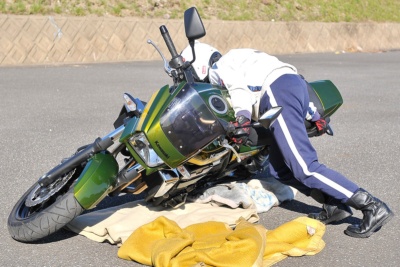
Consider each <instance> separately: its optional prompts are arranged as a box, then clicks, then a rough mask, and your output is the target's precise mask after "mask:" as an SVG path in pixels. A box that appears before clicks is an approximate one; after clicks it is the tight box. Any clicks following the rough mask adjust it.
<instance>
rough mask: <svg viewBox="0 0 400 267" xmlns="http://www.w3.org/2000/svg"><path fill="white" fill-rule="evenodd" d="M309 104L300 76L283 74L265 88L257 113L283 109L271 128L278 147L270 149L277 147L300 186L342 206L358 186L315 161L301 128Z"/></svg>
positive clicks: (313, 150)
mask: <svg viewBox="0 0 400 267" xmlns="http://www.w3.org/2000/svg"><path fill="white" fill-rule="evenodd" d="M308 102H309V97H308V91H307V86H306V82H305V81H304V80H303V79H302V78H301V77H300V76H299V75H293V74H286V75H283V76H281V77H280V78H278V79H277V80H276V81H275V82H273V83H272V84H271V86H270V87H267V88H266V93H265V94H264V96H263V97H262V99H261V102H260V113H262V112H265V111H266V110H267V109H269V108H271V107H273V106H282V107H283V109H282V113H281V115H280V116H279V117H278V119H277V120H276V121H275V123H273V124H272V125H271V132H272V135H273V136H274V140H275V141H276V144H277V147H272V148H271V150H273V149H276V148H277V149H278V150H279V151H280V152H281V155H282V157H283V160H284V163H285V165H286V166H287V167H288V168H289V169H290V171H291V173H292V174H293V176H294V178H296V179H297V180H298V181H299V182H300V183H302V184H304V185H305V186H307V187H308V188H311V189H313V188H314V189H318V190H320V191H322V192H324V193H325V194H327V195H329V196H332V197H333V198H335V199H337V200H340V201H341V202H342V203H345V202H346V201H347V200H348V199H349V198H350V197H351V196H352V195H353V194H354V192H356V191H357V190H358V188H359V187H358V186H357V185H356V184H354V183H353V182H351V181H350V180H348V179H347V178H346V177H344V176H343V175H341V174H340V173H338V172H336V171H334V170H331V169H329V168H327V167H326V166H324V165H323V164H320V163H319V162H318V157H317V153H316V151H315V149H314V147H313V146H312V145H311V142H310V140H309V138H308V135H307V131H306V128H305V125H304V118H305V115H306V112H307V108H308ZM272 154H273V153H272Z"/></svg>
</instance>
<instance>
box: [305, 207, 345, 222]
mask: <svg viewBox="0 0 400 267" xmlns="http://www.w3.org/2000/svg"><path fill="white" fill-rule="evenodd" d="M351 215H353V212H352V211H351V209H350V207H349V206H347V205H345V204H340V205H337V206H333V205H328V204H324V205H322V211H321V212H320V213H310V214H308V217H309V218H313V219H316V220H318V221H321V222H322V223H324V224H330V223H333V222H338V221H341V220H343V219H346V218H347V217H350V216H351Z"/></svg>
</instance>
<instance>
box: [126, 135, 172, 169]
mask: <svg viewBox="0 0 400 267" xmlns="http://www.w3.org/2000/svg"><path fill="white" fill-rule="evenodd" d="M129 142H130V143H131V145H132V147H133V149H134V150H135V151H136V153H138V154H139V156H140V157H141V158H142V160H143V161H144V162H145V163H146V164H147V165H148V166H149V167H157V166H159V165H161V164H163V163H164V161H163V160H162V159H161V158H160V157H159V156H158V155H157V153H156V152H155V151H154V150H153V148H152V147H151V145H150V143H149V141H148V140H147V138H146V136H145V135H144V134H143V133H140V134H138V135H135V136H132V137H131V138H130V139H129Z"/></svg>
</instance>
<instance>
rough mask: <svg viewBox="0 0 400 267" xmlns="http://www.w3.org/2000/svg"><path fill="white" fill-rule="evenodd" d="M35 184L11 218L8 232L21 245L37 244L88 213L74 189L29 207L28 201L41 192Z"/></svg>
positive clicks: (12, 212) (16, 205)
mask: <svg viewBox="0 0 400 267" xmlns="http://www.w3.org/2000/svg"><path fill="white" fill-rule="evenodd" d="M37 186H38V184H37V183H35V184H34V185H33V186H32V187H31V188H30V189H29V190H28V191H27V192H26V193H25V194H24V195H23V196H22V197H21V198H20V200H19V201H18V202H17V203H16V204H15V206H14V208H13V209H12V211H11V214H10V216H9V217H8V231H9V232H10V234H11V236H12V238H14V239H15V240H17V241H21V242H34V241H37V240H39V239H42V238H44V237H46V236H49V235H50V234H52V233H54V232H56V231H58V230H59V229H61V228H62V227H64V226H65V225H67V224H68V223H69V222H70V221H72V220H73V219H74V218H75V217H77V216H78V215H80V214H81V213H82V212H83V211H84V209H83V208H82V206H81V205H80V204H79V203H78V201H77V200H76V198H75V196H74V190H73V186H72V187H70V188H67V189H65V190H66V191H65V192H63V193H62V192H57V193H56V194H55V195H53V196H52V197H51V198H50V199H48V200H46V201H45V202H44V203H42V204H38V205H35V206H33V207H29V206H27V205H26V199H27V198H28V196H29V195H30V194H31V192H32V191H33V190H35V189H37Z"/></svg>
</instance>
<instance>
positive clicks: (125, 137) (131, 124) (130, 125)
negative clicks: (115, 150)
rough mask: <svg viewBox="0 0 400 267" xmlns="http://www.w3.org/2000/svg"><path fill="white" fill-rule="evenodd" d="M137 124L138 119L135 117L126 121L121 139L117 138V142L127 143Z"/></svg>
mask: <svg viewBox="0 0 400 267" xmlns="http://www.w3.org/2000/svg"><path fill="white" fill-rule="evenodd" d="M138 122H139V118H137V117H133V118H131V119H130V120H129V121H128V123H127V124H126V125H125V129H124V131H123V132H122V135H121V137H120V138H119V141H120V142H121V143H124V142H127V141H128V138H129V137H131V136H132V135H133V134H134V133H135V131H136V127H137V124H138Z"/></svg>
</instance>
